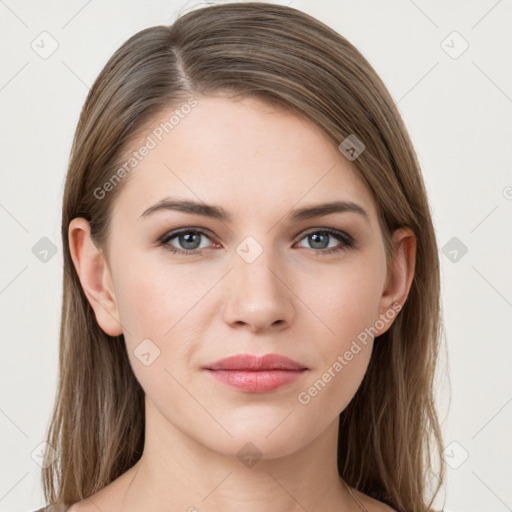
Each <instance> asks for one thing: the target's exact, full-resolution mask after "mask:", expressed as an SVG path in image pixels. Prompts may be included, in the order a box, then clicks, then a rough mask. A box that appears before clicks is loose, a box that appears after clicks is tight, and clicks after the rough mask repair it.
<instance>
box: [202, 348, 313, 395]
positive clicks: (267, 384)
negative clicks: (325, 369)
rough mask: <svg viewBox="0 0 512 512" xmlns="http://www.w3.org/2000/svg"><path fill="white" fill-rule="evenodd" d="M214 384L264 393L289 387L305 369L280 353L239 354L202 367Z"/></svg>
mask: <svg viewBox="0 0 512 512" xmlns="http://www.w3.org/2000/svg"><path fill="white" fill-rule="evenodd" d="M204 369H205V370H206V371H207V373H209V374H210V375H211V376H213V377H214V378H215V379H216V380H217V381H219V382H221V383H223V384H227V385H228V386H232V387H235V388H238V389H239V390H241V391H244V392H246V393H267V392H270V391H275V390H276V389H278V388H280V387H282V386H285V385H286V384H291V383H292V382H294V381H296V380H297V379H299V378H300V377H301V376H302V375H303V374H304V373H305V372H306V371H307V370H308V368H307V367H306V366H304V365H302V364H300V363H298V362H297V361H294V360H293V359H290V358H288V357H285V356H281V355H279V354H266V355H264V356H262V357H259V356H253V355H250V354H239V355H235V356H231V357H226V358H225V359H221V360H220V361H217V362H215V363H213V364H210V365H208V366H206V367H205V368H204Z"/></svg>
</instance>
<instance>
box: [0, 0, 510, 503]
mask: <svg viewBox="0 0 512 512" xmlns="http://www.w3.org/2000/svg"><path fill="white" fill-rule="evenodd" d="M288 1H289V0H288ZM288 1H287V2H286V3H288ZM282 3H285V2H282ZM204 5H206V4H205V3H199V2H193V1H192V2H189V3H188V4H186V3H185V0H183V1H171V0H165V1H164V0H152V1H144V2H143V1H124V2H114V1H112V0H108V1H102V2H99V1H91V0H89V1H86V0H85V1H84V0H72V1H67V2H64V1H46V2H36V1H32V2H28V1H23V0H22V1H15V0H5V1H4V0H0V38H1V58H2V61H1V67H0V109H1V110H0V112H1V115H0V119H1V132H0V149H1V151H0V156H1V170H2V171H1V172H2V175H1V188H0V225H1V230H2V231H1V235H2V243H1V247H2V250H1V258H2V260H1V267H0V312H1V315H2V321H1V326H2V352H1V357H0V364H1V371H0V381H1V382H0V433H1V435H0V450H1V452H0V461H1V468H0V510H1V511H28V510H32V509H35V508H37V507H38V506H41V505H43V504H44V503H43V499H42V491H41V483H40V468H39V466H38V464H37V460H38V457H37V455H38V450H40V443H41V442H43V441H44V433H45V430H46V427H47V424H48V421H49V417H50V412H51V409H52V406H53V400H54V393H55V390H56V379H57V362H58V329H59V322H60V318H59V316H60V306H61V293H62V292H61V286H62V246H61V241H60V208H61V198H62V188H63V181H64V176H65V173H66V165H67V162H68V158H69V151H70V147H71V142H72V137H73V133H74V130H75V127H76V123H77V121H78V115H79V112H80V109H81V107H82V105H83V102H84V100H85V97H86V94H87V92H88V89H89V87H90V86H91V85H92V83H93V81H94V80H95V78H96V76H97V75H98V73H99V72H100V70H101V68H102V67H103V66H104V64H105V63H106V61H107V60H108V58H109V57H110V56H111V55H112V54H113V53H114V51H115V50H116V49H117V48H118V47H119V46H120V45H121V44H122V43H123V42H124V41H125V40H126V39H128V38H129V37H130V36H131V35H133V34H134V33H135V32H137V31H139V30H141V29H143V28H146V27H149V26H152V25H160V24H170V23H172V21H173V20H174V19H175V17H176V16H177V14H178V12H180V10H181V12H183V11H187V10H189V9H191V8H194V7H197V6H204ZM290 5H291V6H292V7H296V8H298V9H301V10H303V11H305V12H307V13H309V14H311V15H313V16H314V17H316V18H318V19H320V20H321V21H323V22H325V23H327V24H328V25H330V26H331V27H333V28H334V29H335V30H337V31H338V32H339V33H341V34H342V35H343V36H345V37H346V38H347V39H348V40H349V41H350V42H351V43H353V44H354V45H355V46H356V47H357V48H358V49H359V50H360V51H361V52H362V53H363V55H364V56H365V57H366V58H367V59H368V60H369V61H370V63H371V64H372V65H373V66H374V68H375V69H376V71H377V73H378V74H379V75H380V76H381V77H382V79H383V81H384V83H385V84H386V86H387V87H388V88H389V91H390V92H391V95H392V96H393V98H394V100H395V102H396V103H397V106H398V109H399V111H400V113H401V115H402V116H403V118H404V120H405V123H406V126H407V128H408V130H409V133H410V135H411V138H412V141H413V144H414V145H415V148H416V150H417V153H418V156H419V159H420V163H421V166H422V169H423V173H424V179H425V182H426V185H427V188H428V193H429V199H430V203H431V208H432V212H433V216H434V223H435V227H436V231H437V235H438V243H439V248H440V257H441V264H442V279H443V308H444V319H445V326H446V333H447V336H446V339H445V340H444V345H443V346H444V348H443V359H442V362H441V366H440V371H441V373H440V374H439V377H438V385H437V386H438V387H437V392H438V402H439V409H440V416H441V420H442V427H443V433H444V438H445V446H446V449H445V455H444V456H445V459H446V460H447V462H448V475H447V483H446V487H445V489H444V493H442V495H441V498H443V497H444V496H445V497H446V502H445V510H446V511H447V512H455V511H461V512H462V511H464V512H481V511H482V510H485V511H486V512H502V511H503V512H504V511H506V510H512V443H511V441H510V432H511V431H512V376H511V375H512V373H511V371H510V368H511V363H512V339H511V332H512V271H511V262H512V257H511V256H512V171H511V162H512V143H511V141H512V123H511V119H512V65H511V64H512V62H511V55H512V31H511V30H510V26H511V24H512V2H511V1H510V0H509V1H506V0H501V1H496V0H488V1H487V0H486V1H483V0H482V1H478V2H477V1H471V2H469V1H462V0H460V1H451V2H443V1H441V0H436V1H428V2H427V1H424V0H422V1H420V0H416V1H412V0H389V1H387V2H382V1H377V0H373V1H368V0H367V1H355V0H354V1H348V0H341V1H340V0H338V1H334V0H333V1H327V0H322V1H320V0H307V1H301V0H292V1H291V2H290ZM41 40H44V43H41ZM43 47H44V48H43ZM52 51H53V53H51V55H46V54H44V52H47V53H49V52H52ZM52 248H54V252H55V254H53V253H52ZM44 251H48V252H47V253H45V252H44ZM438 503H439V501H438ZM441 504H442V501H441ZM311 512H312V511H311Z"/></svg>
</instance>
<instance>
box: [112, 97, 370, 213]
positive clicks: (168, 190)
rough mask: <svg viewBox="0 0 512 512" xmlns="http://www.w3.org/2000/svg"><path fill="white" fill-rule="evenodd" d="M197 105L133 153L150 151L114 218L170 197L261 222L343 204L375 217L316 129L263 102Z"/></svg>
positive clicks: (155, 125) (149, 134) (172, 112)
mask: <svg viewBox="0 0 512 512" xmlns="http://www.w3.org/2000/svg"><path fill="white" fill-rule="evenodd" d="M196 99H197V104H196V106H194V107H192V108H187V109H180V106H179V105H177V106H173V108H170V109H168V110H166V111H162V112H161V113H160V114H159V115H158V116H155V118H154V119H153V120H152V122H150V123H149V124H148V126H147V129H146V130H145V131H144V132H143V134H142V136H140V137H139V138H138V140H137V141H136V142H135V143H134V144H133V145H132V147H131V148H130V149H131V151H136V150H137V149H140V148H141V147H142V146H143V145H146V146H147V147H149V148H150V149H149V150H147V151H145V152H144V153H145V155H144V156H143V157H140V156H139V158H140V161H138V163H137V165H136V166H135V167H134V168H133V170H131V171H130V173H129V175H128V179H127V180H126V182H125V183H123V190H122V192H121V193H120V195H119V196H118V197H117V199H116V201H115V204H114V217H115V216H116V215H120V214H122V215H123V216H124V217H126V216H128V217H129V218H130V219H133V220H135V218H137V217H138V216H140V215H141V213H142V212H143V211H144V210H145V209H146V208H147V207H148V206H151V205H152V204H154V203H156V202H158V201H160V200H162V199H163V198H164V197H166V196H173V197H180V198H184V199H192V200H195V201H204V202H206V203H208V204H219V205H223V206H225V207H226V209H229V211H233V212H234V213H235V214H237V215H254V214H257V215H259V217H260V218H262V217H263V216H266V215H267V214H268V216H269V218H270V217H275V216H276V215H283V214H285V213H286V210H289V209H291V208H292V207H293V206H294V205H296V204H297V203H298V205H299V206H300V205H301V203H303V204H306V203H314V202H320V201H322V202H326V201H336V200H350V201H355V202H358V203H359V204H361V205H362V206H363V207H364V208H365V209H366V210H367V211H368V213H369V214H370V215H372V216H373V215H375V213H376V211H375V208H374V205H373V201H372V197H371V194H370V193H369V191H368V190H367V188H366V186H365V184H364V183H363V181H362V179H361V178H360V177H359V176H358V171H357V169H356V168H355V167H354V166H353V165H352V163H351V162H349V161H348V160H347V159H346V158H345V157H344V156H343V155H342V154H341V153H340V152H339V151H338V148H337V145H336V144H335V142H334V141H333V140H331V139H330V138H329V137H328V136H327V135H326V134H325V133H324V132H323V131H322V130H321V129H320V128H319V127H318V126H317V125H316V124H314V123H313V122H312V121H309V120H308V119H306V118H304V117H302V116H298V115H296V114H294V113H292V112H290V111H287V110H284V109H281V108H278V107H275V106H273V105H270V104H268V103H266V102H263V101H262V100H260V99H256V98H244V99H240V98H237V99H232V98H229V97H223V96H215V97H212V96H207V97H205V96H196ZM184 104H185V102H184ZM176 111H178V112H176ZM116 212H117V213H116Z"/></svg>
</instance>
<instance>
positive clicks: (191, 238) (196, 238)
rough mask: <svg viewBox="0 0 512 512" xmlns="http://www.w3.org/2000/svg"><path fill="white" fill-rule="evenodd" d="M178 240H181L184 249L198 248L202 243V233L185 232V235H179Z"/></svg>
mask: <svg viewBox="0 0 512 512" xmlns="http://www.w3.org/2000/svg"><path fill="white" fill-rule="evenodd" d="M178 240H179V242H180V245H181V246H182V247H183V248H184V249H191V250H194V249H197V248H198V247H199V245H201V244H200V240H201V233H194V232H190V233H185V234H183V235H179V237H178ZM198 242H199V243H198Z"/></svg>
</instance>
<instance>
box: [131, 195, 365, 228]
mask: <svg viewBox="0 0 512 512" xmlns="http://www.w3.org/2000/svg"><path fill="white" fill-rule="evenodd" d="M162 210H171V211H179V212H184V213H191V214H194V215H202V216H203V217H211V218H213V219H218V220H222V221H225V222H230V221H232V219H233V216H232V215H231V214H230V213H228V212H226V211H225V210H224V209H223V208H222V207H220V206H214V205H209V204H205V203H199V202H196V201H191V200H187V199H173V198H170V197H166V198H165V199H162V200H161V201H159V202H158V203H156V204H154V205H153V206H150V207H149V208H148V209H147V210H145V211H144V212H143V213H142V214H141V218H144V217H148V216H149V215H151V214H153V213H155V212H158V211H162ZM344 212H352V213H357V214H359V215H361V216H362V217H363V218H364V219H365V220H366V222H369V221H370V217H369V215H368V212H367V211H366V210H365V209H364V208H363V207H362V206H360V205H358V204H356V203H354V202H352V201H331V202H328V203H321V204H316V205H313V206H305V207H302V208H296V209H293V210H292V211H291V212H290V213H288V214H287V215H286V218H287V219H288V220H291V221H301V220H306V219H311V218H313V217H321V216H324V215H329V214H331V213H344Z"/></svg>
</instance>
